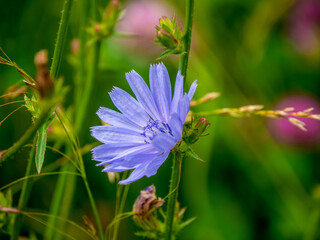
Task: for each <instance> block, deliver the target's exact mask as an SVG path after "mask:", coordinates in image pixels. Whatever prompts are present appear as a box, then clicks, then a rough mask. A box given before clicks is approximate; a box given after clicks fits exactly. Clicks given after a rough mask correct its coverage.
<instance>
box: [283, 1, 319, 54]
mask: <svg viewBox="0 0 320 240" xmlns="http://www.w3.org/2000/svg"><path fill="white" fill-rule="evenodd" d="M319 24H320V2H319V1H317V0H300V1H298V3H297V4H296V5H295V6H294V7H293V10H292V12H291V16H290V26H289V28H290V30H289V31H290V36H291V39H292V42H293V44H294V45H295V47H296V49H297V51H298V52H300V53H303V54H307V55H309V54H313V53H316V52H318V51H319V49H320V39H319V29H320V28H319Z"/></svg>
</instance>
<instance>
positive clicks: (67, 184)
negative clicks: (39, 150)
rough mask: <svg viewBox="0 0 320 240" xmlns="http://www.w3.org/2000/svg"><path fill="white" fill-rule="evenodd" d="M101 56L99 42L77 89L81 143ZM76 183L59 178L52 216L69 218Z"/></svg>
mask: <svg viewBox="0 0 320 240" xmlns="http://www.w3.org/2000/svg"><path fill="white" fill-rule="evenodd" d="M86 1H87V0H83V2H82V4H83V6H82V9H83V8H84V6H87V3H86ZM91 9H92V15H93V16H92V18H93V20H97V14H96V11H97V8H96V4H95V1H92V2H91ZM83 10H84V9H83ZM81 17H82V18H84V19H82V20H81V22H82V24H83V25H82V27H84V25H85V23H86V21H87V19H86V15H84V16H81ZM80 31H81V30H80ZM81 36H82V38H81V40H82V41H85V36H84V35H82V34H81ZM84 45H85V43H84V42H82V46H83V49H82V53H81V58H83V59H82V60H81V62H82V63H85V59H84V58H85V56H86V55H85V54H84ZM99 55H100V41H97V42H95V43H94V45H93V48H92V61H91V63H90V65H89V70H88V77H87V78H86V81H85V82H84V83H83V84H84V88H82V89H80V88H78V89H77V91H81V90H83V91H82V92H81V93H80V95H81V101H80V102H79V104H77V106H78V107H79V108H77V111H76V113H77V114H76V116H75V128H76V132H77V133H78V136H79V139H80V142H81V140H82V139H83V136H84V134H85V133H86V128H84V126H83V123H84V120H85V119H86V118H85V117H86V113H87V110H88V106H89V101H90V97H91V94H92V88H93V83H94V79H95V76H96V72H97V70H98V63H99ZM82 67H83V66H82ZM77 94H79V93H77ZM61 171H75V168H74V167H73V166H72V165H71V164H66V165H65V166H63V167H62V169H61ZM82 176H85V169H84V167H83V168H82ZM83 180H84V182H85V186H86V190H87V192H88V195H89V200H90V203H91V206H92V209H93V212H94V216H95V219H96V223H97V226H98V231H99V235H100V237H101V238H103V230H102V226H101V221H100V218H99V214H98V211H97V208H96V205H95V202H94V199H93V197H92V193H91V190H90V188H89V184H88V182H87V180H86V177H84V179H83ZM75 183H76V182H75V177H74V176H71V175H69V176H62V175H61V176H59V179H58V184H57V187H56V191H55V194H54V201H55V202H53V206H52V209H51V214H52V215H58V214H59V210H60V215H63V216H64V217H68V215H69V211H70V207H71V202H72V197H73V195H74V189H75ZM62 202H63V203H64V204H63V209H62V208H61V207H60V206H61V203H62ZM62 210H63V211H62ZM52 222H54V223H55V224H56V219H51V224H52ZM61 227H63V226H61ZM47 231H48V232H49V233H50V235H49V236H52V233H51V232H52V230H49V229H48V230H47ZM47 236H48V235H47Z"/></svg>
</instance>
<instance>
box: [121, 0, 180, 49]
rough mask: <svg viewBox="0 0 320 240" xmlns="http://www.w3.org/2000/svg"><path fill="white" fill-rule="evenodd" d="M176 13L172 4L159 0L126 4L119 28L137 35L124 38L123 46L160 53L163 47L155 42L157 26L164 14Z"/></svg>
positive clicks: (171, 14) (169, 15) (138, 0)
mask: <svg viewBox="0 0 320 240" xmlns="http://www.w3.org/2000/svg"><path fill="white" fill-rule="evenodd" d="M173 15H174V9H173V7H172V6H168V5H166V4H165V3H164V2H163V1H157V0H135V1H130V3H129V4H128V5H127V6H125V14H124V18H123V19H122V21H121V22H120V23H119V24H118V30H119V31H121V32H125V33H132V34H134V35H136V37H133V38H129V39H124V40H122V43H123V46H124V47H128V48H131V49H134V50H135V51H136V52H140V53H143V54H148V53H149V54H159V53H161V48H160V47H159V46H157V45H156V44H154V43H153V41H154V40H156V29H155V26H156V25H157V24H159V19H160V18H161V17H162V16H168V17H171V16H173Z"/></svg>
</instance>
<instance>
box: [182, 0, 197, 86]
mask: <svg viewBox="0 0 320 240" xmlns="http://www.w3.org/2000/svg"><path fill="white" fill-rule="evenodd" d="M193 10H194V0H187V5H186V17H185V23H184V24H185V25H184V26H185V27H184V29H185V32H186V37H185V39H184V46H185V52H184V53H183V54H181V56H180V67H179V68H180V71H181V74H182V76H184V79H185V80H186V78H187V68H188V61H189V53H190V46H191V33H192V20H193Z"/></svg>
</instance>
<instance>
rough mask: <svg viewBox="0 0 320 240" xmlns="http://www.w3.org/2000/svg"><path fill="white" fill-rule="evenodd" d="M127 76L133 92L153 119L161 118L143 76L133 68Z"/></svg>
mask: <svg viewBox="0 0 320 240" xmlns="http://www.w3.org/2000/svg"><path fill="white" fill-rule="evenodd" d="M126 78H127V81H128V83H129V85H130V87H131V89H132V91H133V93H134V94H135V95H136V97H137V99H138V101H139V102H140V103H141V105H142V106H143V107H144V108H145V110H146V111H147V113H148V114H149V115H150V116H151V117H152V118H153V119H160V114H159V111H158V108H157V106H156V103H155V101H154V99H153V96H152V94H151V92H150V90H149V88H148V86H147V84H146V83H145V81H144V80H143V79H142V77H140V75H139V74H138V73H136V72H135V71H134V70H133V71H131V72H130V73H127V74H126Z"/></svg>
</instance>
